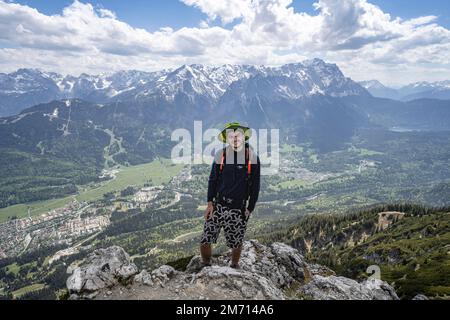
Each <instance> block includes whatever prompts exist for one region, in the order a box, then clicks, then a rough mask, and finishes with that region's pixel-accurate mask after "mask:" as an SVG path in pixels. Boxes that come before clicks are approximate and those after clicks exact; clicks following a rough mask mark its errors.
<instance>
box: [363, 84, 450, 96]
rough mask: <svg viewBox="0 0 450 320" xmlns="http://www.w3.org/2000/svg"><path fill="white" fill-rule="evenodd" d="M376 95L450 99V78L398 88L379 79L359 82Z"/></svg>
mask: <svg viewBox="0 0 450 320" xmlns="http://www.w3.org/2000/svg"><path fill="white" fill-rule="evenodd" d="M359 84H360V85H361V86H363V87H364V88H365V89H367V91H369V92H370V94H372V95H373V96H374V97H379V98H388V99H394V100H401V101H412V100H417V99H424V98H426V99H442V100H448V99H450V80H446V81H438V82H415V83H411V84H409V85H406V86H403V87H401V88H398V89H394V88H390V87H387V86H385V85H384V84H382V83H381V82H380V81H378V80H369V81H362V82H359Z"/></svg>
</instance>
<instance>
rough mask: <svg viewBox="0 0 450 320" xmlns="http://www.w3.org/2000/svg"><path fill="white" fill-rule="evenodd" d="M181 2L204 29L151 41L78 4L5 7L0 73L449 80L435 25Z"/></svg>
mask: <svg viewBox="0 0 450 320" xmlns="http://www.w3.org/2000/svg"><path fill="white" fill-rule="evenodd" d="M181 1H182V2H183V3H185V4H186V5H189V6H193V7H196V8H198V9H199V10H201V11H202V12H203V13H205V14H206V16H207V19H206V20H202V21H199V27H198V28H181V29H179V30H173V29H172V28H169V27H163V26H162V28H161V29H160V30H158V31H156V32H149V31H147V30H144V29H139V28H134V27H132V26H130V25H129V24H127V23H125V22H123V21H120V20H119V19H118V18H117V16H116V14H115V13H114V12H112V11H110V10H108V9H106V8H95V7H93V6H92V5H91V4H89V3H81V2H79V1H77V0H75V1H74V2H73V3H72V4H71V5H69V6H67V7H66V8H64V10H63V12H62V13H61V14H58V15H45V14H42V13H40V12H38V11H37V10H36V9H33V8H31V7H29V6H26V5H21V4H17V3H14V2H5V1H2V0H0V44H1V45H2V47H3V48H2V49H0V68H1V69H2V71H11V70H13V69H14V68H18V67H39V68H42V69H46V70H53V71H58V72H63V73H74V74H78V73H81V72H90V73H95V72H102V71H109V70H119V69H129V68H133V69H142V70H154V69H161V68H166V67H176V66H178V65H180V64H184V63H205V64H223V63H247V64H269V65H279V64H283V63H289V62H297V61H299V60H303V59H305V58H314V57H319V58H323V59H325V60H327V61H329V62H333V63H337V64H338V65H339V66H340V67H341V68H342V69H343V70H344V71H345V73H346V74H347V75H349V76H351V77H353V78H355V79H357V80H360V79H368V78H371V77H374V76H377V77H378V79H379V80H381V81H384V82H386V83H388V84H390V83H399V82H410V81H415V80H441V79H443V78H446V77H448V74H449V71H450V70H449V55H448V52H449V47H450V31H449V30H448V29H446V28H444V27H442V26H439V25H438V24H437V17H435V16H422V17H415V18H413V19H408V20H404V19H401V18H393V17H391V16H390V15H389V14H388V13H385V12H383V11H382V10H381V9H380V8H379V7H377V6H375V5H373V4H371V3H370V2H368V1H367V0H340V1H336V0H318V1H317V2H316V3H315V4H314V8H315V10H316V11H315V14H307V13H304V12H295V10H294V9H293V8H292V7H291V6H290V5H291V4H292V0H228V1H225V0H223V1H217V0H181ZM215 21H219V22H221V23H222V24H223V25H222V26H216V24H217V23H214V22H215ZM231 22H233V25H231V27H230V26H229V24H230V23H231ZM424 70H428V72H427V73H424V72H423V71H424ZM425 78H426V79H425Z"/></svg>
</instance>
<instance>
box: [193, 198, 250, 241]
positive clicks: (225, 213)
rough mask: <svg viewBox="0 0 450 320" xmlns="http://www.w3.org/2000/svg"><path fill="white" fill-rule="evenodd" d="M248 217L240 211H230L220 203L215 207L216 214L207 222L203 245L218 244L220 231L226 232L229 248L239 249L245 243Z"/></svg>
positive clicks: (204, 229)
mask: <svg viewBox="0 0 450 320" xmlns="http://www.w3.org/2000/svg"><path fill="white" fill-rule="evenodd" d="M247 221H248V217H245V214H244V213H242V210H240V209H230V208H228V207H226V206H224V205H221V204H219V203H217V204H215V205H214V212H213V214H212V215H211V216H210V217H209V219H208V220H206V221H205V225H204V228H203V235H202V239H201V241H200V243H201V244H211V243H217V239H218V238H219V234H220V230H221V229H222V228H223V230H224V232H225V240H226V243H227V246H228V247H229V248H232V249H234V248H238V247H240V246H241V245H242V242H243V241H244V235H245V231H246V229H247Z"/></svg>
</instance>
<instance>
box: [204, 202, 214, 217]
mask: <svg viewBox="0 0 450 320" xmlns="http://www.w3.org/2000/svg"><path fill="white" fill-rule="evenodd" d="M213 212H214V205H213V203H212V202H208V206H207V207H206V210H205V220H208V219H209V218H210V217H211V216H212V214H213Z"/></svg>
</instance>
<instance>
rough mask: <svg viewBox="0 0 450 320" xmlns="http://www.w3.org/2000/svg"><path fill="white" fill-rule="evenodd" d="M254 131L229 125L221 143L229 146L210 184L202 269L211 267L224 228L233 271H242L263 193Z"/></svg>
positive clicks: (217, 160) (220, 156) (216, 164)
mask: <svg viewBox="0 0 450 320" xmlns="http://www.w3.org/2000/svg"><path fill="white" fill-rule="evenodd" d="M250 136H251V130H250V128H248V127H246V126H242V125H240V124H239V123H237V122H234V123H230V124H227V126H226V127H225V129H224V130H223V131H222V132H221V134H220V135H219V140H220V141H222V142H226V143H228V146H227V147H226V148H225V149H223V150H221V151H220V152H219V153H218V154H217V155H216V157H215V160H214V162H213V165H212V169H211V174H210V176H209V181H208V206H207V208H206V210H205V224H204V229H203V235H202V238H201V246H200V252H201V256H202V263H203V265H202V267H204V266H210V265H211V254H212V249H211V244H212V243H217V238H218V237H219V234H220V230H221V229H222V228H223V229H224V232H225V239H226V243H227V246H228V247H229V248H231V250H232V252H231V264H230V267H232V268H236V269H237V268H239V259H240V257H241V251H242V242H243V239H244V235H245V231H246V228H247V222H248V219H249V218H250V215H251V213H252V212H253V210H254V209H255V205H256V202H257V200H258V195H259V189H260V166H261V165H260V161H259V157H258V156H257V155H256V154H255V153H254V152H253V150H252V149H251V148H250V146H249V145H248V143H247V141H248V140H249V139H250Z"/></svg>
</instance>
